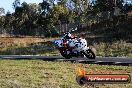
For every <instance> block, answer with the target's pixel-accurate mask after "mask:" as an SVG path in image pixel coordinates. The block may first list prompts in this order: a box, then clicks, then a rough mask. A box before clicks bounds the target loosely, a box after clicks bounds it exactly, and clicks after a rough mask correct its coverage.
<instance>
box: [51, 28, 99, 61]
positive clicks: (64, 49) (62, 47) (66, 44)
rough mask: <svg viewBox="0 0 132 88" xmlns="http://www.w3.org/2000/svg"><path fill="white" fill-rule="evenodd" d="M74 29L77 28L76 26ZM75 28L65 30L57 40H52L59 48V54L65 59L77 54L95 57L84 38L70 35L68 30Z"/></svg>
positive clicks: (90, 57) (77, 55)
mask: <svg viewBox="0 0 132 88" xmlns="http://www.w3.org/2000/svg"><path fill="white" fill-rule="evenodd" d="M75 30H77V28H76V29H75ZM75 30H71V31H69V32H66V33H64V36H63V37H61V38H60V39H59V40H55V41H53V42H54V43H55V44H56V46H57V48H58V49H59V51H60V54H61V55H62V56H63V57H64V58H66V59H70V58H72V57H79V56H81V57H84V56H86V57H87V58H89V59H95V57H96V56H95V54H94V52H93V51H92V50H91V49H90V48H89V47H87V41H86V39H84V38H81V37H79V38H78V37H73V36H72V35H71V33H70V32H73V31H75Z"/></svg>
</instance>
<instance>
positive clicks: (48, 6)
mask: <svg viewBox="0 0 132 88" xmlns="http://www.w3.org/2000/svg"><path fill="white" fill-rule="evenodd" d="M12 6H13V9H14V11H15V12H13V13H10V12H9V11H8V12H7V13H6V15H5V16H0V22H1V23H0V31H1V32H0V33H1V34H3V33H7V34H10V35H31V36H44V37H51V36H55V35H56V36H58V35H59V34H58V31H59V29H57V28H56V27H57V26H58V25H59V26H60V28H61V26H62V25H63V24H68V25H70V24H75V26H78V27H79V28H81V27H80V26H81V24H82V23H85V24H87V23H88V24H92V23H93V22H99V21H98V20H99V17H102V18H100V19H101V20H105V17H106V16H108V15H109V14H107V15H105V16H104V15H103V14H104V13H105V12H107V11H109V12H110V16H111V17H112V16H114V14H113V12H114V8H115V7H118V8H120V9H121V10H122V12H124V13H125V14H126V13H127V12H128V11H130V8H131V4H125V5H123V0H116V2H115V0H112V1H111V0H97V1H96V2H95V3H93V2H91V0H58V1H56V3H55V0H43V1H42V2H41V3H39V4H35V3H31V4H28V3H26V2H22V3H21V2H20V0H15V1H14V2H13V4H12ZM2 13H4V8H0V14H2ZM53 27H55V28H53ZM60 30H63V29H60ZM52 31H56V32H54V33H53V34H52Z"/></svg>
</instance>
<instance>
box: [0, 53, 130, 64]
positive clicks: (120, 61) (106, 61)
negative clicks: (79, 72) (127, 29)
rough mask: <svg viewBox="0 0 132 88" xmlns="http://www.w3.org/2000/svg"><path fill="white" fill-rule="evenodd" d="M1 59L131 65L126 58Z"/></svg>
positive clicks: (23, 56)
mask: <svg viewBox="0 0 132 88" xmlns="http://www.w3.org/2000/svg"><path fill="white" fill-rule="evenodd" d="M0 58H1V59H15V60H21V59H27V60H31V59H41V60H44V61H71V62H79V63H85V64H108V65H132V58H128V57H96V58H95V59H87V58H81V57H78V58H71V59H64V58H63V57H62V56H36V55H35V56H34V55H0Z"/></svg>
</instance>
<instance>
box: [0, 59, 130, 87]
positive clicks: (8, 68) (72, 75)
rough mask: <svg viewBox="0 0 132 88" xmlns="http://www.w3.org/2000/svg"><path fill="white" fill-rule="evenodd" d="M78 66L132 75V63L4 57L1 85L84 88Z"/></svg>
mask: <svg viewBox="0 0 132 88" xmlns="http://www.w3.org/2000/svg"><path fill="white" fill-rule="evenodd" d="M78 68H84V69H86V71H87V73H88V74H93V73H94V74H124V73H129V74H130V75H132V66H112V65H110V66H108V65H88V64H87V65H82V64H80V63H71V62H48V61H46V62H45V61H42V60H0V87H1V88H82V87H80V86H79V85H78V84H77V83H76V76H77V74H78ZM96 86H97V88H106V87H107V88H115V87H116V88H120V86H122V88H131V87H132V84H117V85H113V84H112V85H110V84H103V85H102V84H100V85H96Z"/></svg>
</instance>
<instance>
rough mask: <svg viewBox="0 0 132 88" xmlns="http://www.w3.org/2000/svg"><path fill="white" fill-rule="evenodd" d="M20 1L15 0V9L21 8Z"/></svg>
mask: <svg viewBox="0 0 132 88" xmlns="http://www.w3.org/2000/svg"><path fill="white" fill-rule="evenodd" d="M20 4H21V3H20V0H15V1H14V2H13V4H12V6H13V9H16V8H17V7H19V6H20Z"/></svg>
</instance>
